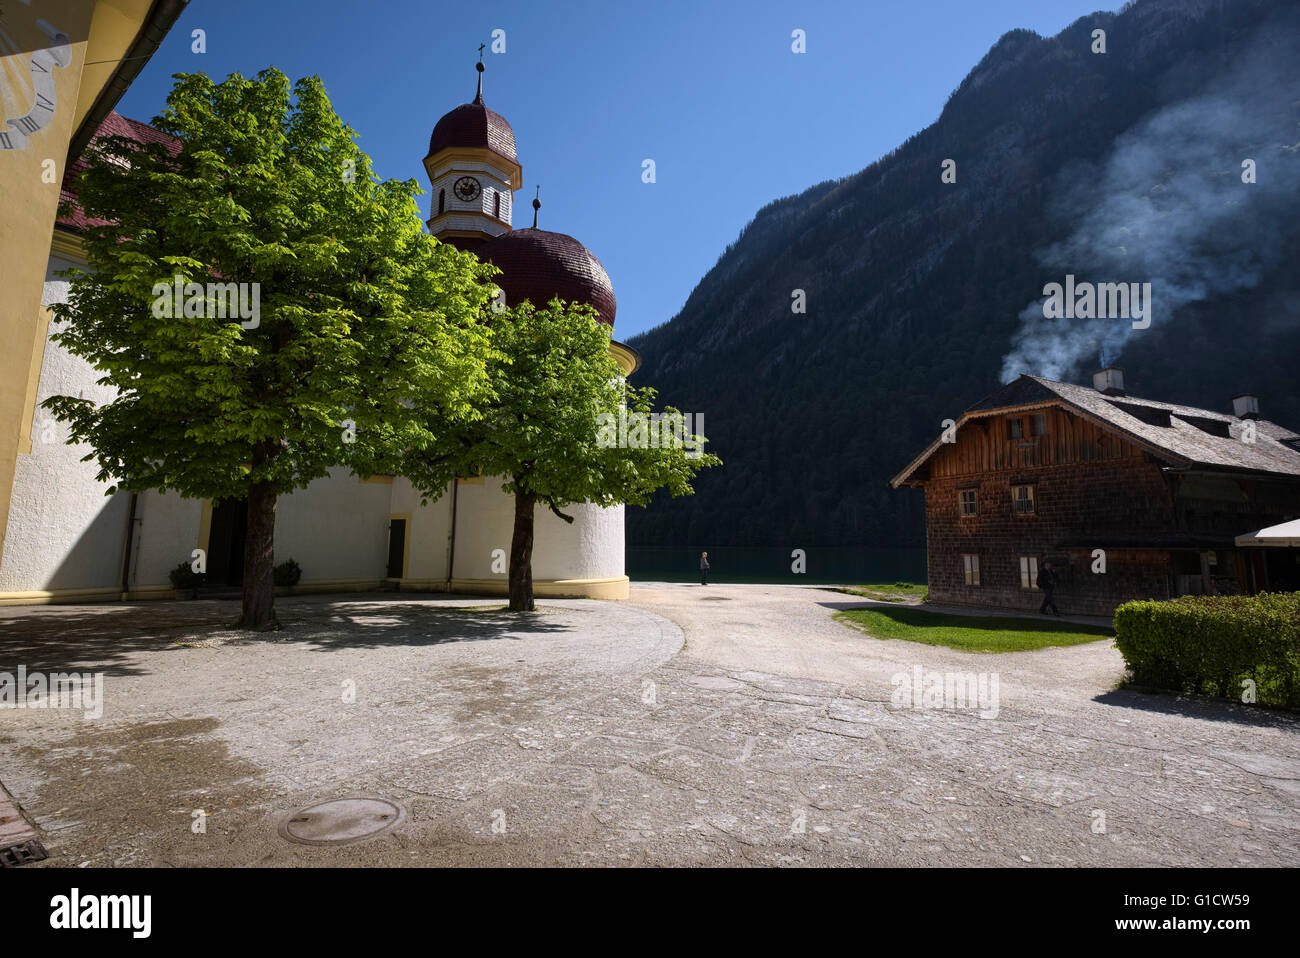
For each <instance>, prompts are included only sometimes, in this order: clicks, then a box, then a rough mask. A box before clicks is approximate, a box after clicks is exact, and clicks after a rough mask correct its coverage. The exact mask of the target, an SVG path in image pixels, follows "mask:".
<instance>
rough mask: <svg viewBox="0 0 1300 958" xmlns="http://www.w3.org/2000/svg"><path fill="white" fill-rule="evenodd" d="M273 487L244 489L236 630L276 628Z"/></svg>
mask: <svg viewBox="0 0 1300 958" xmlns="http://www.w3.org/2000/svg"><path fill="white" fill-rule="evenodd" d="M276 495H277V493H276V491H275V484H274V483H271V482H256V483H253V485H252V486H251V487H250V488H249V490H248V534H247V536H245V538H244V610H243V614H242V615H241V616H240V619H239V628H241V629H254V630H256V631H258V632H265V631H267V630H270V629H278V628H279V627H280V623H279V622H277V621H276V618H275V565H274V558H273V556H274V554H275V552H274V548H275V500H276Z"/></svg>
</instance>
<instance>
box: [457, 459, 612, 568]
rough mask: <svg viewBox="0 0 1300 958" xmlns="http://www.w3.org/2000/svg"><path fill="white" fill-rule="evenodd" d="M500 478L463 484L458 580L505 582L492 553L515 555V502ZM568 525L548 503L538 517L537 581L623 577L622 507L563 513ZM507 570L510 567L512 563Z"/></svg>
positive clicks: (535, 546) (585, 508)
mask: <svg viewBox="0 0 1300 958" xmlns="http://www.w3.org/2000/svg"><path fill="white" fill-rule="evenodd" d="M501 485H502V483H501V480H500V479H495V478H487V479H484V480H483V481H482V483H481V484H473V485H468V484H465V483H462V484H461V488H460V505H459V507H458V509H457V522H456V578H457V579H475V580H501V581H503V582H504V581H506V580H507V579H508V575H507V574H506V573H505V572H493V571H492V553H493V550H495V549H502V550H504V553H505V556H506V557H507V560H508V558H509V555H510V540H511V538H512V537H513V534H514V521H515V520H514V516H515V511H514V510H515V502H514V498H513V497H512V496H507V495H506V494H505V493H504V492H502V491H501ZM561 511H563V512H565V513H567V514H568V515H571V516H573V523H572V524H569V523H566V522H564V521H563V520H562V519H560V518H558V517H557V516H555V515H554V514H553V513H552V512H551V511H550V509H548V508H547V507H546V506H544V505H540V504H539V505H538V506H537V508H536V511H535V513H534V516H533V580H534V581H535V582H536V581H557V580H568V579H603V578H612V577H618V576H622V575H623V507H622V506H613V507H611V508H609V509H602V508H600V507H599V506H594V505H589V504H582V505H576V506H570V507H568V508H566V509H563V510H561ZM505 568H508V562H507V565H506V566H505Z"/></svg>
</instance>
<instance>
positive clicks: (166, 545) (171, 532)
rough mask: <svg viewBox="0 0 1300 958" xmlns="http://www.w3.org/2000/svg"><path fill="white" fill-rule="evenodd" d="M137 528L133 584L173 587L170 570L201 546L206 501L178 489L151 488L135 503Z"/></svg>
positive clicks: (140, 586) (134, 546)
mask: <svg viewBox="0 0 1300 958" xmlns="http://www.w3.org/2000/svg"><path fill="white" fill-rule="evenodd" d="M135 514H136V519H137V520H138V521H137V523H136V532H135V540H134V542H133V543H132V546H131V552H132V558H131V583H130V584H131V588H132V589H133V590H134V589H143V590H151V589H158V588H170V587H171V581H170V580H169V579H168V578H167V574H168V573H169V572H171V571H172V569H174V568H176V566H177V564H178V563H180V562H181V561H182V560H185V561H187V562H188V561H191V555H192V553H193V551H194V550H195V549H196V548H198V547H199V526H200V524H201V523H202V519H203V501H202V500H201V499H187V498H185V497H184V496H182V495H180V494H179V493H176V492H166V493H162V492H157V491H154V490H150V491H148V492H144V493H141V495H140V497H139V499H138V500H137V502H136V505H135Z"/></svg>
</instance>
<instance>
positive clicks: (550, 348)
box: [395, 300, 721, 612]
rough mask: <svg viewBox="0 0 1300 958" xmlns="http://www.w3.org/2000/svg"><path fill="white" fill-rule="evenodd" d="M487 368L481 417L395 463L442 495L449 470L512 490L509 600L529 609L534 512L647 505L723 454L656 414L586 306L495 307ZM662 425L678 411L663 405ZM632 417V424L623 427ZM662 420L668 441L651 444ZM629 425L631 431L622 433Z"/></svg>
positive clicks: (676, 491)
mask: <svg viewBox="0 0 1300 958" xmlns="http://www.w3.org/2000/svg"><path fill="white" fill-rule="evenodd" d="M491 328H492V347H493V351H492V355H491V356H490V357H489V359H488V363H487V373H488V378H489V380H490V388H491V391H492V394H493V399H492V400H491V402H490V404H489V406H488V408H487V409H486V411H485V415H484V416H483V417H482V418H481V419H478V420H475V421H473V422H470V423H468V425H466V426H464V427H462V428H461V429H459V430H456V431H454V432H453V433H450V434H447V435H444V436H443V437H442V439H441V441H440V442H434V443H431V444H429V445H426V446H424V447H422V448H421V449H419V450H412V451H411V452H409V453H408V455H407V456H406V457H405V462H404V463H403V464H402V465H401V466H400V467H398V468H396V469H395V471H400V472H401V473H402V474H403V475H406V476H407V477H408V478H410V479H411V481H412V483H413V484H414V485H415V486H416V488H417V489H419V490H421V492H422V494H424V495H425V496H433V497H436V496H437V495H438V494H439V493H440V492H441V490H442V488H444V486H445V483H446V481H447V479H448V477H449V476H450V475H452V474H456V475H461V476H467V475H468V476H473V475H488V476H500V477H501V478H502V479H503V480H504V486H503V488H504V491H505V492H506V493H507V494H509V495H512V496H513V497H514V500H515V518H514V532H513V535H512V538H511V542H510V566H509V574H510V609H511V611H516V612H520V611H532V609H533V573H532V556H533V539H534V537H533V519H534V514H535V512H536V510H537V508H539V507H545V508H547V509H550V510H551V511H552V512H553V513H554V514H555V515H557V516H559V517H560V518H561V519H563V520H564V521H565V522H572V521H573V517H572V516H570V515H568V514H566V513H565V512H564V509H565V508H566V507H567V506H571V505H574V504H576V503H582V502H590V503H594V504H596V505H600V506H613V505H618V504H630V505H644V504H645V503H646V501H647V500H648V499H649V497H650V495H651V493H653V492H654V491H655V490H656V489H660V488H665V489H666V490H667V491H668V492H669V493H670V494H671V495H674V496H679V495H689V494H690V493H691V491H692V490H691V484H690V483H691V479H692V477H693V476H694V474H695V472H696V471H697V470H698V469H701V468H703V467H706V466H713V465H718V464H720V462H721V460H720V459H718V457H717V456H714V455H711V454H709V453H706V452H704V442H705V439H704V437H703V436H699V435H694V434H689V433H686V431H685V428H684V427H685V423H683V422H681V420H679V419H678V420H676V422H677V423H678V425H677V428H676V429H675V430H670V429H667V428H666V427H664V426H662V425H655V426H647V428H645V429H644V430H643V431H642V432H641V433H640V438H638V435H637V432H636V427H635V423H637V422H639V423H641V424H642V425H646V424H647V423H649V422H651V420H650V418H649V417H650V416H651V415H652V412H653V406H652V404H653V400H654V390H652V389H637V388H634V387H632V386H628V385H626V384H625V383H624V381H623V373H622V370H621V369H620V368H619V366H618V363H617V362H615V360H614V358H613V356H612V355H611V353H610V330H609V327H608V326H605V325H602V324H601V323H599V322H597V321H596V313H595V311H594V310H593V309H592V308H591V307H589V306H586V305H581V304H569V305H567V306H566V305H565V304H563V303H561V302H559V301H557V300H552V301H551V304H550V305H549V306H547V307H545V308H542V309H537V308H534V307H533V305H532V304H531V303H528V302H524V303H522V304H520V305H519V306H517V307H515V308H513V309H511V310H509V311H503V312H499V313H497V314H496V315H494V316H493V319H492V321H491ZM655 415H657V416H660V417H665V418H664V419H662V420H654V422H656V423H672V422H673V421H674V417H679V416H680V413H678V412H677V410H675V409H671V408H669V409H665V410H663V412H662V413H659V414H655ZM620 418H621V420H622V421H623V422H629V421H630V422H631V423H633V424H634V425H633V426H632V428H626V429H624V428H621V427H620V425H619V423H620ZM650 429H656V430H657V432H658V435H659V436H660V437H661V438H662V436H664V435H665V434H667V435H669V437H670V441H669V442H668V444H667V445H664V444H663V443H662V442H661V443H659V444H658V445H657V446H650V445H649V441H648V440H649V436H648V433H649V431H650ZM620 433H625V434H626V437H627V438H628V441H626V442H624V441H622V439H621V438H620Z"/></svg>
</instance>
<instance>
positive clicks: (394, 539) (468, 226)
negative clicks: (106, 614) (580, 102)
mask: <svg viewBox="0 0 1300 958" xmlns="http://www.w3.org/2000/svg"><path fill="white" fill-rule="evenodd" d="M477 68H478V72H479V76H478V89H477V93H476V95H475V97H474V99H473V101H471V102H469V103H465V104H463V105H461V106H458V107H456V108H455V109H453V110H451V112H449V113H447V114H446V115H445V116H443V117H442V118H441V119H440V120H439V121H438V122H437V124H436V125H435V126H434V128H433V133H432V135H431V136H430V138H429V149H428V153H427V155H426V156H425V158H424V167H425V170H426V171H427V173H428V176H429V180H430V184H431V190H430V216H429V219H428V230H429V233H430V234H431V235H433V236H435V237H437V238H438V239H439V240H441V241H443V242H446V243H449V244H453V245H455V246H456V247H458V248H460V249H463V250H467V251H470V252H473V253H474V254H475V255H476V256H478V257H479V258H480V259H482V260H485V261H490V262H492V263H493V264H494V265H496V266H497V268H499V269H500V270H502V275H500V276H498V277H496V282H497V285H498V286H499V287H500V288H501V290H502V292H503V294H504V297H505V301H506V303H507V304H508V305H515V304H516V303H519V302H523V301H524V300H530V301H531V302H533V303H534V304H537V305H543V304H545V303H547V302H549V301H550V300H552V299H554V298H557V297H558V298H559V299H562V300H565V301H569V302H582V303H587V304H589V305H591V306H592V307H593V308H594V309H595V310H596V311H597V313H598V314H599V319H600V321H601V322H603V323H605V324H607V325H608V326H609V327H610V328H611V330H612V329H613V325H614V315H615V308H616V300H615V297H614V288H613V285H612V284H611V283H610V280H609V276H608V275H607V274H606V272H605V269H604V267H603V266H602V265H601V263H600V261H599V260H598V259H597V258H596V257H595V256H594V255H592V253H591V252H589V251H588V250H587V248H586V247H585V246H584V245H583V244H582V243H580V242H579V241H578V240H576V239H574V238H573V237H572V236H568V235H566V234H564V233H556V232H549V231H547V230H543V229H540V228H538V225H537V221H538V210H539V209H540V203H539V202H538V201H537V200H534V201H533V204H532V205H533V222H532V226H530V227H526V228H521V229H516V228H515V227H514V221H513V215H514V206H515V202H514V197H515V193H516V192H518V190H519V189H520V186H521V185H522V182H523V180H522V173H523V170H522V167H521V165H520V162H519V156H518V153H517V152H516V147H515V136H514V131H513V130H512V129H511V127H510V124H509V123H508V122H506V120H505V118H504V117H503V116H501V115H500V114H499V113H496V112H494V111H493V110H490V109H488V107H487V105H486V104H485V103H484V100H483V64H482V63H479V64H477ZM110 134H116V135H125V136H130V137H133V138H136V139H141V140H154V141H159V142H166V141H168V140H169V138H168V137H166V135H165V134H162V133H161V132H159V131H158V130H155V129H153V128H152V127H150V126H148V125H146V124H143V123H138V122H136V121H134V120H129V119H126V118H125V117H122V116H120V115H119V114H117V113H116V112H115V111H113V112H109V113H108V114H107V115H106V116H105V117H104V118H103V120H102V121H101V122H100V123H99V124H98V127H97V128H96V130H95V136H103V135H110ZM70 159H71V158H70ZM79 172H80V169H79V167H78V166H76V165H70V167H69V172H68V175H67V177H66V178H65V180H64V184H63V188H64V193H63V199H64V200H66V201H71V202H74V203H75V199H76V196H75V189H76V187H75V178H76V175H77V173H79ZM84 225H85V221H84V218H82V217H81V215H80V211H79V210H74V212H73V213H72V214H71V215H68V216H64V217H62V218H60V219H59V220H58V221H57V223H56V225H55V229H54V235H53V240H52V242H51V245H50V251H49V258H48V263H47V265H46V273H45V288H44V294H43V298H42V305H41V309H40V314H39V316H38V317H37V320H36V321H37V323H38V329H37V334H36V336H35V337H34V340H35V342H34V348H33V355H32V356H31V360H30V365H29V369H30V372H29V373H28V379H27V388H26V390H25V393H26V395H25V399H24V406H23V408H22V410H21V430H22V432H21V435H20V437H19V443H18V455H17V461H16V463H15V466H14V474H13V486H12V494H11V496H10V498H9V503H8V508H7V519H8V521H7V526H6V527H5V534H4V537H3V540H2V541H0V605H13V604H24V603H41V602H84V601H105V600H117V599H142V598H151V597H154V598H169V597H171V596H173V595H174V594H175V593H174V590H173V588H172V586H171V584H170V582H169V580H168V572H169V571H171V570H172V569H174V568H175V567H176V566H177V565H178V564H179V563H181V562H182V561H185V562H188V561H189V560H190V557H191V555H192V554H193V550H195V549H201V550H203V554H204V556H205V559H206V564H207V582H208V584H209V585H213V586H217V587H220V586H232V587H233V586H237V585H239V584H240V583H241V582H242V566H243V541H244V529H245V519H246V514H247V513H246V506H245V503H244V502H243V500H220V501H216V502H213V501H211V500H198V499H189V498H184V497H181V496H179V495H177V494H175V493H166V494H161V493H158V492H155V491H149V492H144V493H139V494H132V493H128V492H122V491H118V492H116V493H114V494H113V495H111V496H105V492H106V490H107V488H108V484H106V483H102V482H97V481H96V480H95V473H96V471H97V466H96V464H95V463H94V462H81V461H80V460H81V459H82V457H83V456H85V455H86V454H87V453H88V452H90V450H89V449H88V448H86V447H85V446H73V445H69V444H67V442H66V440H67V427H66V426H65V425H63V424H62V423H59V422H57V421H55V420H54V419H53V418H52V417H51V416H50V414H49V413H48V412H46V411H45V410H43V409H41V408H40V407H41V403H42V402H44V400H45V399H47V398H48V397H50V396H54V395H81V396H85V397H88V398H99V399H101V400H103V401H107V400H108V399H109V398H110V396H109V395H107V394H105V393H106V390H105V387H102V386H99V385H98V384H97V383H96V379H97V376H96V373H95V371H94V370H93V369H92V368H91V367H90V366H89V365H88V364H87V363H85V362H84V361H83V360H81V359H79V358H77V357H75V356H72V355H71V354H69V353H68V352H66V351H65V350H63V349H62V348H60V346H59V345H58V344H57V343H54V342H51V341H50V336H51V335H52V334H54V333H55V332H57V327H58V323H57V322H55V321H53V317H52V314H51V313H50V311H49V306H50V305H52V304H55V303H58V302H62V301H64V300H65V299H66V298H67V295H68V285H69V284H68V281H67V280H66V279H64V278H62V277H60V276H58V275H57V274H58V272H59V271H61V270H65V269H67V268H69V267H74V266H75V267H80V268H82V269H85V268H86V263H85V259H84V253H83V251H82V248H81V243H80V240H79V234H80V231H81V229H82V228H84ZM611 350H612V352H613V355H614V358H615V360H616V361H617V362H618V364H619V366H620V368H621V369H622V370H623V373H624V375H630V374H631V373H632V372H633V371H635V369H636V367H637V366H638V365H639V358H638V356H637V354H636V352H635V351H634V350H632V349H631V348H630V347H627V346H625V345H623V344H621V343H618V342H616V341H611ZM501 485H502V483H501V480H499V479H497V478H494V477H491V476H467V477H462V478H459V479H456V480H454V481H453V482H452V483H450V484H449V486H448V488H447V490H446V492H445V494H444V495H443V496H442V497H441V498H439V499H438V500H437V501H435V502H431V503H429V504H428V505H422V504H421V502H420V496H419V495H418V493H417V492H416V491H415V490H414V489H413V488H412V487H411V485H410V483H409V482H407V481H406V480H405V479H402V478H401V477H399V476H375V477H372V478H370V479H366V480H362V479H359V478H357V477H356V476H355V475H353V474H351V473H350V472H349V471H348V470H347V469H343V468H339V469H335V470H331V473H330V475H329V477H328V478H323V479H319V480H316V481H315V482H313V483H312V484H311V485H309V486H308V487H307V488H305V489H302V490H299V491H296V492H294V493H292V494H291V495H286V496H282V497H281V498H280V501H279V505H278V507H277V515H276V527H275V562H276V563H277V564H278V563H280V562H284V561H285V560H288V559H293V560H295V561H296V562H297V563H298V564H299V566H300V567H301V569H302V578H301V580H300V582H299V584H298V586H296V587H295V590H296V591H303V592H306V591H358V590H372V589H383V588H388V589H393V588H396V589H402V590H412V591H425V590H427V591H449V592H468V593H486V594H505V593H507V592H508V581H507V579H508V576H507V567H508V563H507V562H505V561H503V559H502V557H503V556H508V555H509V551H510V539H511V532H512V528H513V521H514V500H513V498H512V497H509V496H507V495H506V494H505V493H504V492H502V489H501ZM569 512H570V514H572V515H573V517H574V522H573V523H572V524H567V523H565V522H563V521H562V520H560V519H558V518H557V517H555V516H554V515H552V514H551V513H550V512H549V511H548V510H541V511H540V513H539V514H538V515H537V516H536V527H535V529H536V535H535V546H534V551H533V589H534V592H535V594H536V595H537V596H538V597H581V598H600V599H625V598H627V595H628V578H627V576H626V575H625V574H624V547H623V507H622V506H614V507H610V508H602V507H599V506H596V505H592V504H583V505H580V506H575V507H573V508H572V509H570V510H569Z"/></svg>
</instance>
